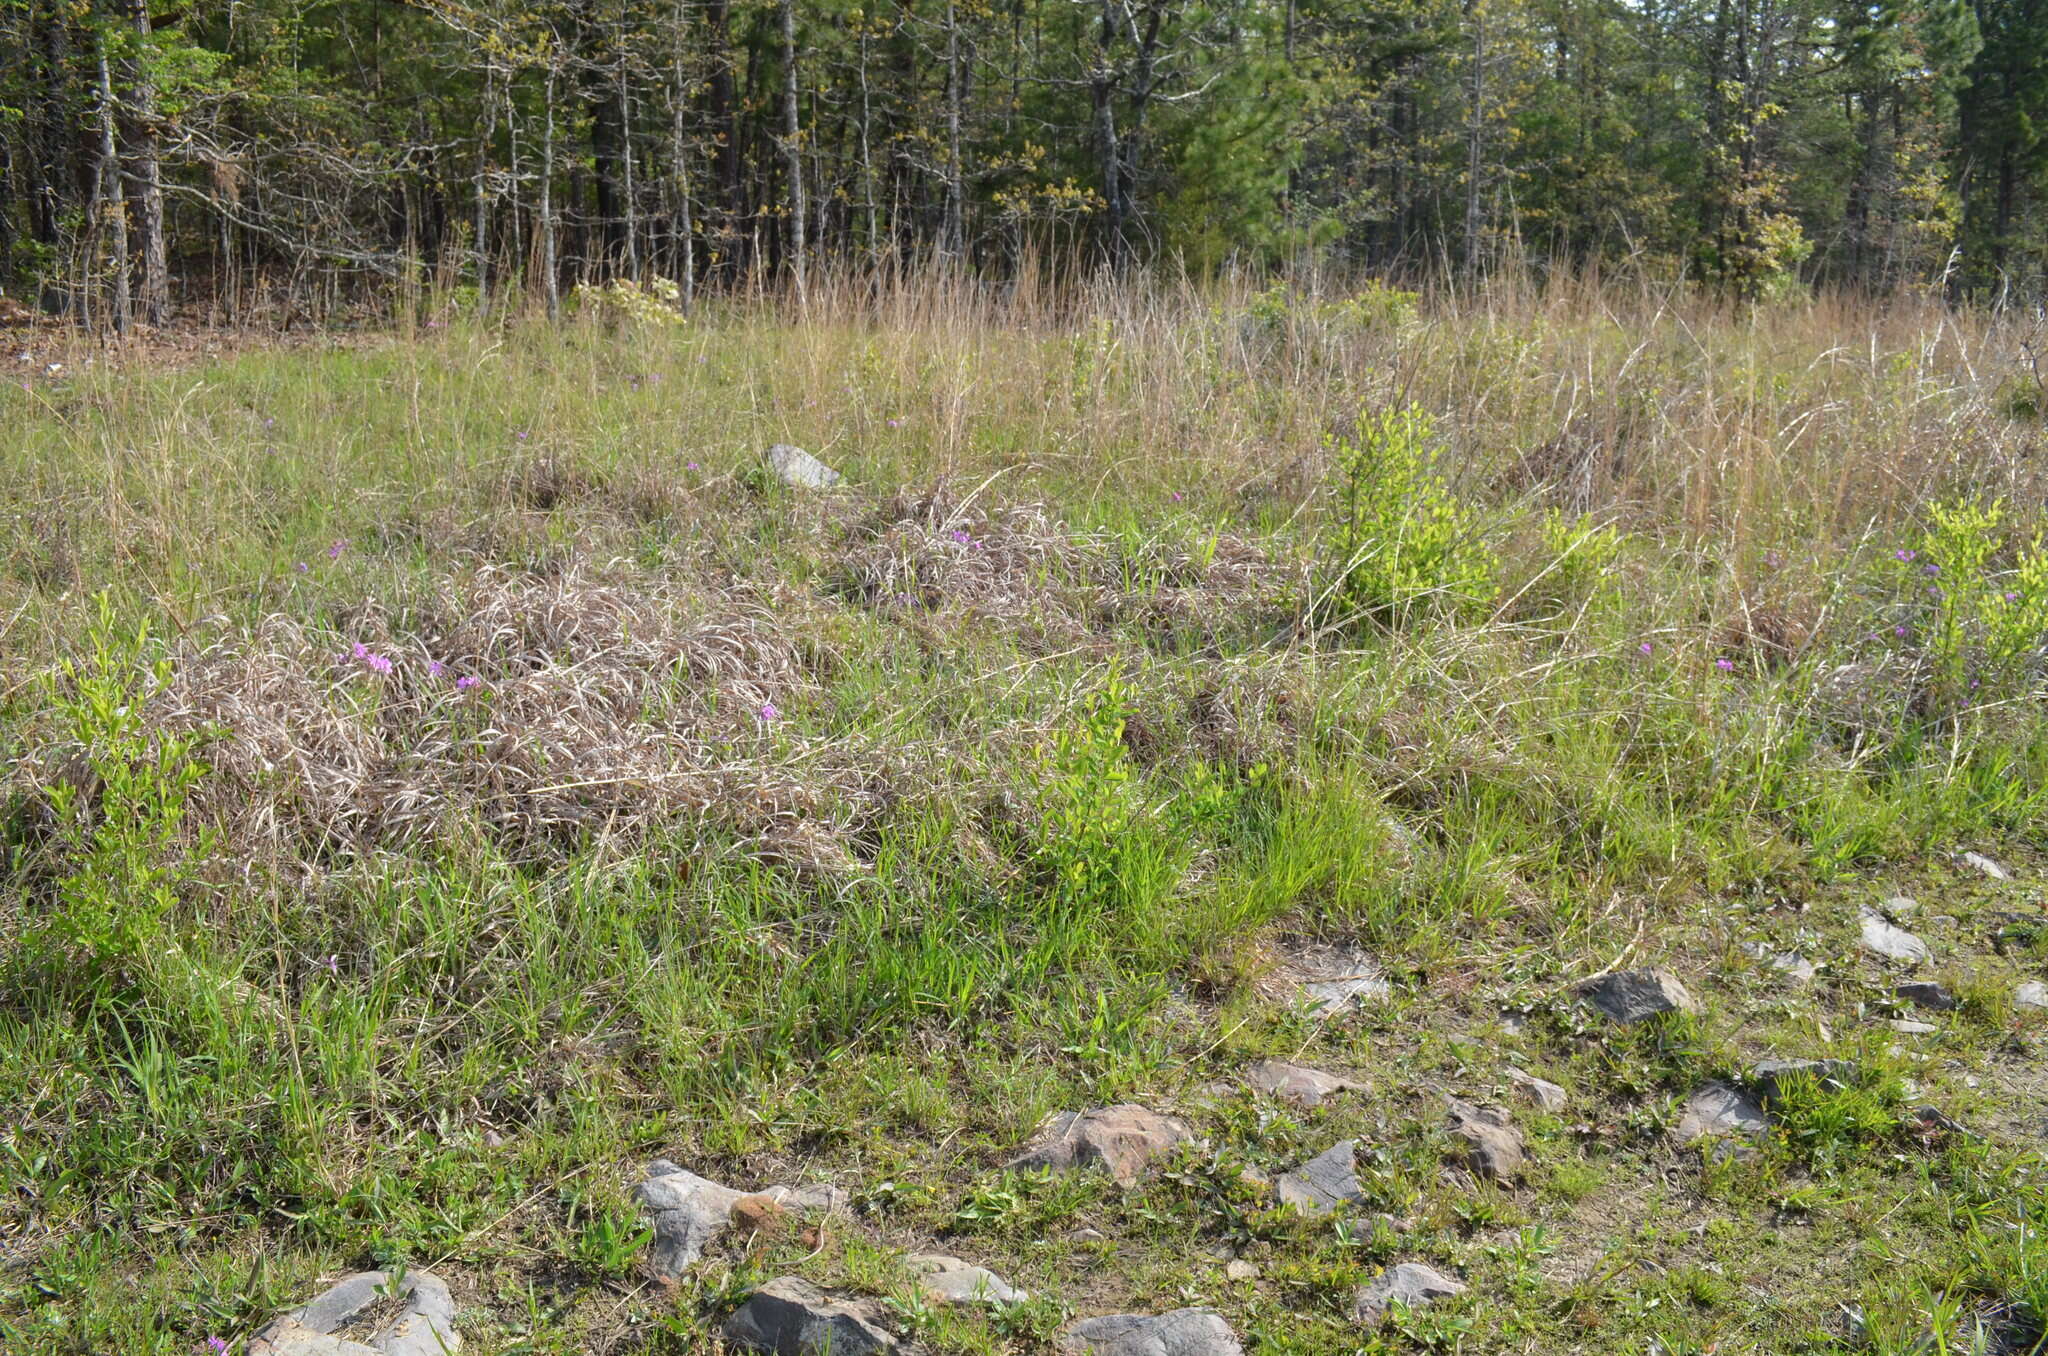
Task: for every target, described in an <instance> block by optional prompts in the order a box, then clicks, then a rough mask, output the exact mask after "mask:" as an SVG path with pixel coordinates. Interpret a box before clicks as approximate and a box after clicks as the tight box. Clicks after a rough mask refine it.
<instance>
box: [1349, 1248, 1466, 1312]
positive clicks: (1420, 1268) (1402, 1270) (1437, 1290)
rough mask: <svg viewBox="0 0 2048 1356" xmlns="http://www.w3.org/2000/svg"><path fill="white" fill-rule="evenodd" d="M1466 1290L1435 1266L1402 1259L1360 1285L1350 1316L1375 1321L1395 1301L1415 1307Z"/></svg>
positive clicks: (1395, 1302) (1409, 1307)
mask: <svg viewBox="0 0 2048 1356" xmlns="http://www.w3.org/2000/svg"><path fill="white" fill-rule="evenodd" d="M1465 1289H1466V1287H1465V1283H1464V1282H1463V1281H1454V1280H1452V1279H1451V1278H1450V1277H1448V1276H1446V1275H1444V1274H1443V1273H1442V1272H1440V1271H1438V1270H1436V1268H1434V1267H1426V1266H1424V1265H1423V1264H1422V1263H1420V1262H1403V1263H1401V1264H1400V1265H1399V1266H1392V1267H1388V1268H1387V1269H1386V1270H1385V1271H1382V1272H1381V1273H1380V1274H1379V1275H1378V1276H1376V1277H1374V1278H1373V1279H1372V1281H1371V1282H1369V1283H1368V1284H1366V1285H1363V1286H1360V1287H1359V1289H1358V1293H1357V1294H1356V1295H1354V1296H1353V1297H1352V1300H1351V1316H1352V1317H1353V1318H1355V1319H1357V1320H1358V1321H1359V1322H1361V1323H1378V1322H1380V1321H1381V1320H1383V1319H1384V1318H1386V1316H1387V1310H1389V1309H1390V1308H1392V1307H1393V1306H1394V1305H1396V1304H1399V1305H1401V1306H1403V1307H1404V1308H1408V1309H1417V1308H1420V1307H1421V1306H1423V1305H1425V1304H1428V1303H1429V1302H1430V1301H1431V1300H1440V1299H1449V1298H1451V1297H1452V1296H1453V1295H1462V1294H1464V1293H1465Z"/></svg>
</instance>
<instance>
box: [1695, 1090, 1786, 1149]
mask: <svg viewBox="0 0 2048 1356" xmlns="http://www.w3.org/2000/svg"><path fill="white" fill-rule="evenodd" d="M1769 1128H1770V1122H1769V1121H1767V1120H1766V1119H1764V1112H1763V1108H1762V1107H1760V1106H1758V1105H1757V1104H1756V1103H1755V1102H1753V1101H1751V1100H1750V1098H1749V1096H1748V1095H1747V1094H1746V1093H1743V1092H1742V1091H1740V1090H1739V1089H1736V1088H1731V1087H1729V1086H1728V1085H1727V1084H1726V1083H1708V1084H1705V1085H1704V1086H1702V1087H1701V1088H1699V1089H1698V1090H1697V1091H1695V1092H1694V1093H1693V1095H1692V1096H1690V1097H1688V1098H1686V1101H1685V1111H1684V1112H1683V1113H1682V1114H1681V1115H1680V1116H1679V1118H1678V1128H1677V1130H1676V1131H1675V1132H1674V1133H1675V1134H1676V1135H1677V1136H1678V1142H1679V1143H1680V1144H1690V1143H1692V1142H1693V1141H1694V1140H1697V1139H1705V1138H1706V1137H1707V1136H1709V1135H1749V1136H1752V1137H1753V1136H1757V1135H1761V1134H1763V1133H1764V1131H1765V1130H1767V1129H1769Z"/></svg>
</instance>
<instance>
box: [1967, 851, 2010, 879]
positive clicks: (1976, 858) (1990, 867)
mask: <svg viewBox="0 0 2048 1356" xmlns="http://www.w3.org/2000/svg"><path fill="white" fill-rule="evenodd" d="M1956 860H1957V861H1958V862H1961V863H1962V864H1963V865H1964V866H1967V867H1969V868H1970V869H1971V870H1972V871H1976V872H1979V873H1981V874H1983V875H1985V876H1988V877H1990V878H1991V879H1992V880H2011V879H2012V872H2010V871H2008V870H2006V869H2005V868H2004V867H2003V866H2001V865H1999V864H1998V863H1997V862H1995V861H1993V860H1992V859H1991V858H1989V857H1986V856H1985V855H1984V854H1983V853H1981V852H1965V853H1963V854H1961V855H1960V856H1958V857H1957V858H1956Z"/></svg>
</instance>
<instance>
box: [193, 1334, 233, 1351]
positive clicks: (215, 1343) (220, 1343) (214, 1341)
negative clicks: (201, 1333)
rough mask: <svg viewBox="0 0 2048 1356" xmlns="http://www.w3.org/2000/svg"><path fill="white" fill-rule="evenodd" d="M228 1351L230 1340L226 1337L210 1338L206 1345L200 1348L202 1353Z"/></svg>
mask: <svg viewBox="0 0 2048 1356" xmlns="http://www.w3.org/2000/svg"><path fill="white" fill-rule="evenodd" d="M227 1349H228V1339H227V1338H225V1337H209V1338H207V1339H206V1341H205V1343H204V1344H203V1345H202V1346H201V1347H200V1350H201V1351H208V1352H224V1351H226V1350H227Z"/></svg>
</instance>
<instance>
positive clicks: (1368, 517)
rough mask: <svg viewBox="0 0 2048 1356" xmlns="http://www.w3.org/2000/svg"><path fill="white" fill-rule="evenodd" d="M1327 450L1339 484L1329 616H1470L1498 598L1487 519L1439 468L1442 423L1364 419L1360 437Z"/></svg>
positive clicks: (1400, 415)
mask: <svg viewBox="0 0 2048 1356" xmlns="http://www.w3.org/2000/svg"><path fill="white" fill-rule="evenodd" d="M1328 446H1329V450H1330V453H1331V456H1332V458H1333V460H1334V462H1335V465H1336V471H1337V477H1338V480H1337V487H1336V494H1337V505H1336V527H1335V531H1334V532H1333V533H1332V536H1331V556H1330V563H1331V564H1332V565H1333V566H1334V569H1335V578H1334V579H1333V580H1332V581H1331V583H1330V584H1329V586H1328V589H1327V601H1326V604H1325V607H1326V610H1327V611H1330V612H1333V613H1334V614H1335V615H1338V616H1351V615H1355V614H1359V613H1368V614H1374V615H1383V614H1388V613H1399V612H1406V611H1408V610H1410V609H1413V608H1417V607H1423V608H1428V609H1444V610H1450V611H1470V610H1473V609H1475V608H1477V607H1479V606H1481V605H1483V604H1484V603H1486V602H1487V601H1489V600H1490V599H1491V598H1492V596H1493V592H1494V576H1495V570H1496V566H1497V562H1496V560H1495V558H1494V554H1493V551H1492V550H1491V549H1490V548H1489V547H1488V546H1487V545H1486V543H1485V541H1484V540H1482V539H1481V537H1480V533H1479V520H1478V514H1477V513H1476V512H1475V510H1474V509H1473V508H1472V506H1471V505H1469V504H1467V503H1465V502H1464V501H1463V500H1462V499H1460V498H1459V497H1458V496H1457V495H1456V494H1455V493H1454V492H1453V491H1452V490H1451V488H1450V486H1449V484H1448V483H1447V482H1446V481H1445V480H1444V478H1443V476H1442V474H1441V473H1440V472H1439V471H1438V469H1437V436H1436V425H1435V424H1434V422H1433V421H1432V420H1431V419H1430V417H1429V415H1428V414H1427V413H1426V412H1424V411H1423V410H1422V409H1421V408H1419V407H1417V406H1414V405H1407V406H1403V407H1402V408H1400V409H1396V410H1367V411H1364V412H1362V413H1360V415H1359V417H1358V423H1357V427H1356V428H1355V429H1354V431H1352V432H1351V433H1349V434H1345V435H1342V436H1333V437H1331V438H1330V440H1329V443H1328Z"/></svg>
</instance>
